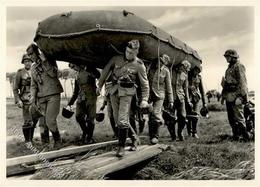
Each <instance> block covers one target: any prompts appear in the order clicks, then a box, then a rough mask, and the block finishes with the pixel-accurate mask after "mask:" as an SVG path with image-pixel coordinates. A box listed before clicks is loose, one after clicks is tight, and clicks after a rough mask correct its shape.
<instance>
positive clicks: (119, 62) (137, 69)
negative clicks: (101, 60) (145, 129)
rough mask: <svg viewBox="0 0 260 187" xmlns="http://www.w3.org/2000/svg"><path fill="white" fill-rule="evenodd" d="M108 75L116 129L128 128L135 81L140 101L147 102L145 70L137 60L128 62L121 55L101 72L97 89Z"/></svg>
mask: <svg viewBox="0 0 260 187" xmlns="http://www.w3.org/2000/svg"><path fill="white" fill-rule="evenodd" d="M110 74H111V76H112V87H111V89H110V90H109V92H110V98H111V103H112V108H113V116H114V119H115V121H116V123H117V126H118V128H128V127H129V110H130V105H131V100H132V97H133V96H134V95H135V94H136V86H137V85H136V83H137V81H138V82H139V85H140V87H141V97H142V100H143V101H148V97H149V83H148V79H147V74H146V68H145V66H144V64H143V62H142V61H141V60H140V59H138V58H136V59H135V60H133V61H131V62H128V61H127V60H126V59H125V58H124V56H123V55H119V56H114V57H112V59H111V60H110V61H109V63H108V64H107V66H106V67H105V68H104V69H103V71H102V74H101V77H100V79H99V88H101V87H102V86H103V84H104V82H105V81H106V79H107V77H108V76H109V75H110ZM139 85H138V86H139Z"/></svg>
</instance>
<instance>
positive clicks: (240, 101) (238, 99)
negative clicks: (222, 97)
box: [235, 97, 242, 105]
mask: <svg viewBox="0 0 260 187" xmlns="http://www.w3.org/2000/svg"><path fill="white" fill-rule="evenodd" d="M241 104H242V99H241V98H240V97H238V98H236V101H235V105H241Z"/></svg>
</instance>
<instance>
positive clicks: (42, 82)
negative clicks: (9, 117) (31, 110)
mask: <svg viewBox="0 0 260 187" xmlns="http://www.w3.org/2000/svg"><path fill="white" fill-rule="evenodd" d="M26 51H27V54H28V55H29V56H30V57H31V59H32V60H33V61H34V62H35V63H34V65H33V66H32V70H31V72H32V80H31V94H32V96H31V102H32V104H34V105H37V106H38V107H39V108H40V111H41V112H42V113H43V115H44V118H41V120H40V124H39V126H40V131H41V136H42V138H43V139H45V140H44V141H45V142H49V130H50V131H51V133H52V136H53V139H54V146H53V147H54V148H59V147H60V146H61V137H60V133H59V130H58V126H57V116H58V114H59V111H60V97H61V96H60V94H61V93H62V92H63V88H62V86H61V83H60V81H59V79H58V67H57V64H56V61H50V60H49V59H46V58H45V57H44V55H43V54H40V52H39V49H38V47H37V46H36V45H35V44H31V45H29V47H28V48H27V50H26Z"/></svg>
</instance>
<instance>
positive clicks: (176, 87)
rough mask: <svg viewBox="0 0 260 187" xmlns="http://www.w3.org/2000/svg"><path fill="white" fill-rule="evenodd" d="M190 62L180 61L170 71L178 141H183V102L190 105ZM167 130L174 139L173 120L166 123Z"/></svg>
mask: <svg viewBox="0 0 260 187" xmlns="http://www.w3.org/2000/svg"><path fill="white" fill-rule="evenodd" d="M190 67H191V65H190V63H189V61H187V60H184V61H182V62H181V63H180V64H179V65H178V67H177V70H176V71H173V72H172V90H173V99H174V106H175V108H176V110H177V118H178V119H177V121H178V131H177V133H178V138H179V141H183V140H184V137H183V135H182V130H183V128H184V127H185V125H186V108H185V102H187V104H188V107H190V108H191V107H192V103H191V102H190V98H189V93H188V72H189V70H190ZM168 130H169V132H170V135H171V138H172V140H173V141H174V140H176V134H175V121H173V122H172V123H170V124H168Z"/></svg>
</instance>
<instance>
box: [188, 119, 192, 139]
mask: <svg viewBox="0 0 260 187" xmlns="http://www.w3.org/2000/svg"><path fill="white" fill-rule="evenodd" d="M191 126H192V120H188V123H187V133H188V136H191Z"/></svg>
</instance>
